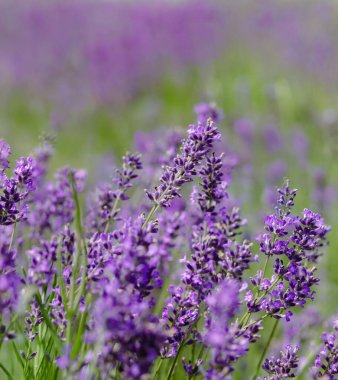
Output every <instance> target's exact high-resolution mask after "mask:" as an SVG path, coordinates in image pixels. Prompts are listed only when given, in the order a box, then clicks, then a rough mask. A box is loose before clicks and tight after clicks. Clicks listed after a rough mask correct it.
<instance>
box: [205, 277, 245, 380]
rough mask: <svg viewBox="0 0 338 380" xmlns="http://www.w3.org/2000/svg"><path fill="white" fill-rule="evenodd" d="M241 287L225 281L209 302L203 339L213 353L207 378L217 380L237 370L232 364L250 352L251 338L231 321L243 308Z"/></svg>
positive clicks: (234, 282) (210, 297) (207, 300)
mask: <svg viewBox="0 0 338 380" xmlns="http://www.w3.org/2000/svg"><path fill="white" fill-rule="evenodd" d="M239 290H240V287H239V284H238V282H237V281H236V280H225V281H224V282H223V283H221V284H220V285H219V287H218V288H217V289H216V291H215V292H213V293H211V294H210V295H209V296H208V298H207V299H206V305H207V306H208V310H209V313H210V315H209V317H208V318H207V322H206V327H205V333H204V336H203V340H204V342H205V343H206V345H207V346H208V347H210V348H211V350H212V358H211V362H210V369H209V370H208V372H207V374H206V378H207V379H217V378H218V376H221V375H222V376H226V375H227V374H229V373H231V372H232V371H233V367H232V364H233V363H234V362H236V361H237V360H238V359H239V358H240V357H241V356H243V355H244V354H245V352H246V351H247V350H248V345H249V339H248V337H247V336H244V335H243V334H242V332H241V331H240V329H239V328H238V325H237V324H236V323H231V322H230V320H231V319H232V318H233V317H234V316H235V314H236V312H237V311H238V309H239V304H240V298H239Z"/></svg>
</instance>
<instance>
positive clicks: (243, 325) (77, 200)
mask: <svg viewBox="0 0 338 380" xmlns="http://www.w3.org/2000/svg"><path fill="white" fill-rule="evenodd" d="M196 113H197V121H196V123H195V124H192V125H190V126H189V128H188V132H187V135H186V137H185V138H184V139H183V140H182V141H181V143H178V141H177V136H178V135H177V133H174V134H168V135H167V136H168V139H165V141H167V142H168V147H167V149H165V147H163V141H160V142H159V144H158V146H155V147H153V149H152V150H150V151H149V152H148V153H149V156H148V157H147V156H146V157H143V156H140V155H138V154H127V155H126V156H124V157H123V163H122V167H121V168H117V169H116V171H115V177H114V178H113V180H112V181H110V182H106V183H104V184H98V185H97V186H96V188H95V189H94V190H93V191H91V192H90V194H89V196H88V197H85V196H84V193H85V189H86V184H85V182H86V173H85V172H84V171H83V170H74V169H70V168H63V169H61V170H59V171H58V172H57V174H56V176H55V181H51V180H49V179H48V178H47V176H46V173H47V172H48V158H49V156H50V153H51V149H50V146H46V147H44V148H43V149H40V150H39V151H37V152H36V155H35V157H27V158H21V159H19V160H18V161H17V162H16V164H15V166H14V168H13V170H12V171H11V170H10V161H9V158H10V153H11V151H10V147H9V146H8V144H7V143H6V142H4V141H1V142H0V164H1V167H0V189H1V193H0V229H1V235H0V318H1V330H0V348H1V347H2V353H0V360H1V362H0V370H1V371H2V375H3V376H7V378H8V379H14V378H25V379H166V380H170V379H174V378H176V379H181V378H187V379H190V380H192V379H202V378H203V379H208V380H220V379H225V380H227V379H233V378H234V379H235V378H251V379H253V380H255V379H258V378H259V376H264V375H263V371H265V372H266V373H267V374H268V375H267V376H266V375H265V376H264V377H260V378H261V379H271V380H272V379H275V380H277V379H284V378H292V377H297V376H299V378H301V377H302V376H303V378H307V377H304V376H307V375H308V376H312V377H314V378H316V379H319V378H322V377H323V376H327V377H328V378H330V379H331V378H332V379H334V378H335V377H334V376H335V375H336V374H337V347H336V340H335V339H336V337H335V334H329V333H325V334H324V335H323V338H322V339H323V346H322V348H320V349H319V353H318V355H317V356H316V358H315V364H314V366H312V364H311V361H306V360H303V359H302V357H301V355H305V353H306V350H307V349H308V348H309V349H310V350H312V346H311V345H309V347H308V346H307V345H308V343H309V342H307V340H306V339H305V338H304V337H303V338H302V340H301V341H300V342H297V344H298V343H299V346H291V345H287V346H286V347H284V348H283V350H282V351H281V353H280V355H279V356H276V355H273V356H270V355H269V356H268V351H269V349H270V348H271V347H272V346H273V342H274V341H278V339H279V335H280V331H279V326H278V324H279V321H280V320H284V321H286V330H288V327H287V326H288V325H287V323H289V322H290V321H291V322H292V321H293V319H294V318H295V314H297V317H298V315H300V316H301V315H302V313H306V310H305V311H303V309H305V308H306V307H307V304H309V303H311V302H312V301H313V300H314V299H315V296H316V290H315V289H316V287H317V286H318V285H319V281H320V279H319V277H318V276H317V267H318V264H319V260H320V256H321V255H322V254H323V252H324V246H325V245H326V244H327V241H326V235H327V233H328V232H329V227H328V226H326V225H325V223H324V220H323V219H322V217H321V216H320V215H319V214H317V213H315V212H313V211H311V210H309V209H304V211H303V212H301V213H300V214H298V213H296V212H295V211H294V210H295V198H296V194H297V190H295V189H292V188H291V187H290V184H289V182H288V181H286V182H285V183H284V184H283V186H282V187H281V188H279V189H278V191H277V192H278V199H277V202H276V204H275V205H274V212H273V213H272V214H270V215H267V216H266V219H265V224H264V231H262V232H261V233H260V234H259V235H258V237H257V238H256V239H251V238H250V236H251V235H252V234H251V233H250V231H249V230H248V228H247V220H246V219H244V218H243V217H242V216H241V213H240V209H239V207H238V206H237V202H236V199H235V198H234V197H233V195H232V194H231V178H232V175H233V161H232V160H231V159H229V156H230V155H231V153H229V149H228V147H226V145H225V144H224V143H223V142H222V141H221V139H220V138H221V135H220V132H219V130H218V126H217V123H218V122H220V120H221V116H220V115H221V113H220V112H219V110H217V108H215V106H214V105H208V104H200V105H198V106H197V107H196ZM155 144H156V142H155ZM140 145H141V146H142V144H140ZM176 147H178V149H177V151H176V152H175V149H176ZM159 152H163V156H160V157H158V154H159ZM146 153H147V152H146V149H144V155H146ZM156 162H159V163H160V164H161V165H162V167H161V166H160V167H159V168H156ZM159 172H160V174H159V180H157V174H158V173H159ZM143 173H144V175H143ZM151 173H154V174H155V175H156V178H151V175H150V174H151ZM144 187H147V188H148V190H146V192H145V193H146V195H145V196H144V195H143V193H142V191H141V192H140V191H139V190H140V189H141V190H142V188H144ZM139 193H141V197H142V195H143V198H140V195H139ZM140 199H141V200H140ZM257 252H258V253H257ZM291 322H290V323H291ZM290 331H292V328H291V325H290ZM290 334H291V333H290ZM290 334H289V335H290ZM293 336H294V335H293ZM319 336H320V331H318V337H319ZM256 347H257V348H258V349H256V352H257V351H258V354H257V355H255V357H254V360H252V355H250V359H249V356H248V353H249V351H250V352H251V351H254V352H255V348H256ZM300 363H302V365H301V366H300Z"/></svg>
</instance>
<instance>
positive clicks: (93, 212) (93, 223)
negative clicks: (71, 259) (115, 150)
mask: <svg viewBox="0 0 338 380" xmlns="http://www.w3.org/2000/svg"><path fill="white" fill-rule="evenodd" d="M141 169H142V163H141V159H140V155H138V154H131V153H128V154H126V155H125V156H123V164H122V168H120V169H116V176H115V177H114V178H113V184H114V185H115V189H114V188H113V186H111V185H109V184H104V185H101V186H99V187H97V188H96V190H95V193H94V194H93V197H92V200H91V202H90V204H89V206H90V210H89V213H88V215H87V224H88V225H89V226H90V227H91V228H92V229H93V230H95V229H96V230H97V229H99V230H102V232H107V231H108V228H109V223H110V221H111V220H116V219H117V215H118V212H119V208H118V202H119V201H126V200H128V199H129V197H128V195H127V190H128V189H129V188H131V187H132V181H133V180H134V179H136V178H137V177H138V174H137V172H138V171H139V170H141Z"/></svg>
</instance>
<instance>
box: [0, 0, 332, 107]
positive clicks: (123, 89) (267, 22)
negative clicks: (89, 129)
mask: <svg viewBox="0 0 338 380" xmlns="http://www.w3.org/2000/svg"><path fill="white" fill-rule="evenodd" d="M336 15H337V12H336V6H335V4H334V2H332V1H329V0H324V1H321V2H320V3H317V2H311V3H309V2H307V1H300V2H297V3H296V4H295V3H294V2H289V3H287V2H281V1H276V0H275V1H264V0H261V1H258V2H250V1H248V2H247V1H243V2H231V1H230V2H217V1H215V2H214V1H211V2H202V1H199V0H187V1H179V2H170V1H164V2H155V1H141V2H136V1H135V2H133V1H132V2H123V1H118V2H109V1H101V0H99V1H95V2H93V1H88V0H85V1H64V0H62V1H57V2H55V1H51V2H41V1H38V0H33V1H29V2H21V1H13V2H8V3H3V4H1V5H0V55H1V61H0V75H1V86H2V88H3V89H4V88H6V87H7V89H13V88H16V87H20V88H23V87H24V88H26V89H28V90H29V91H30V93H37V94H39V95H40V96H41V95H43V97H46V96H47V98H48V99H49V100H51V101H53V102H56V103H57V104H59V105H60V104H61V105H62V106H69V105H71V107H72V108H75V106H84V105H88V104H97V103H99V104H107V103H108V104H116V103H119V104H121V103H122V102H124V101H126V100H128V99H130V98H133V97H134V96H136V95H137V94H139V93H140V92H142V91H144V90H147V91H148V90H149V88H151V86H156V84H158V82H159V80H161V78H162V77H168V75H169V76H170V78H171V80H177V81H183V80H184V72H186V70H187V69H190V68H191V66H194V67H195V68H196V67H199V68H201V67H202V68H205V64H212V63H214V62H215V59H216V58H217V57H218V56H224V55H225V56H226V55H229V54H231V52H233V51H235V52H237V53H238V52H241V53H242V52H244V53H245V54H247V53H248V52H249V54H250V55H251V56H252V57H256V58H258V59H259V60H261V61H262V62H263V63H264V64H267V62H268V63H270V62H271V60H272V59H276V60H277V62H278V63H279V67H284V68H285V67H287V68H290V67H293V68H294V67H297V68H298V69H300V70H302V71H303V72H306V73H308V74H311V75H313V74H315V76H316V78H317V79H318V80H320V81H323V82H326V83H332V81H335V80H334V78H337V77H338V75H337V67H338V65H337V64H336V63H337V59H338V44H337V43H336V42H337V41H336V39H337V38H336V36H337V35H338V32H337V23H336V22H335V21H336V20H337V17H336ZM200 75H203V76H207V75H208V72H207V71H206V72H203V70H201V71H200Z"/></svg>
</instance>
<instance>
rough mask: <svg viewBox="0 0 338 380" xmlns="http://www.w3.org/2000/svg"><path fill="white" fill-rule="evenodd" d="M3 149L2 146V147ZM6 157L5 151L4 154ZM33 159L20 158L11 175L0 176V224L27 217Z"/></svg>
mask: <svg viewBox="0 0 338 380" xmlns="http://www.w3.org/2000/svg"><path fill="white" fill-rule="evenodd" d="M3 149H4V148H3ZM5 156H6V157H7V153H6V154H5ZM6 165H8V164H7V163H6ZM34 165H35V163H34V161H33V159H32V158H31V157H28V158H27V159H26V158H23V157H22V158H20V160H18V161H17V162H16V165H15V167H14V169H13V176H12V177H11V178H8V177H7V176H6V175H5V174H3V173H2V175H1V177H0V190H1V192H2V194H1V193H0V225H11V224H15V223H17V222H20V221H23V220H25V219H26V218H27V211H28V204H27V198H28V197H29V195H30V194H31V193H32V191H33V190H34V189H35V181H34V177H33V173H34Z"/></svg>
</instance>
